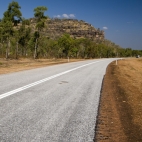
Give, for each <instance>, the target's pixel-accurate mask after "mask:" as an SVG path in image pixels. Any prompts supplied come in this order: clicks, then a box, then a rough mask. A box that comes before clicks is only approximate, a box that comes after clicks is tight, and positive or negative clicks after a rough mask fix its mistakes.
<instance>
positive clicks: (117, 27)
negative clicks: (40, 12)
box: [0, 0, 142, 50]
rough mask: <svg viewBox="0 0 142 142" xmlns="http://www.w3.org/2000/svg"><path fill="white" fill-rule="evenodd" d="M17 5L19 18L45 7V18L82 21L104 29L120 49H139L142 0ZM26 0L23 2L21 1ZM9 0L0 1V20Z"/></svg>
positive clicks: (48, 0)
mask: <svg viewBox="0 0 142 142" xmlns="http://www.w3.org/2000/svg"><path fill="white" fill-rule="evenodd" d="M16 1H17V2H18V3H19V5H20V6H21V9H20V10H21V12H22V17H24V18H26V19H29V18H34V14H33V13H34V12H33V9H34V8H36V7H37V6H46V7H47V8H48V10H47V12H45V15H46V16H48V17H49V18H59V19H62V18H66V19H68V18H69V19H77V20H83V21H85V22H87V23H89V24H91V25H93V27H94V28H96V29H97V28H100V30H103V31H104V32H105V39H107V40H110V41H111V42H114V43H115V44H116V45H119V46H120V47H122V48H132V49H133V50H142V42H141V37H142V27H141V25H142V19H141V15H142V1H141V0H135V1H134V0H125V1H123V0H115V1H114V0H108V1H105V0H100V1H98V0H89V1H87V0H78V1H75V0H72V1H69V0H62V1H61V0H54V1H53V0H40V1H36V2H32V1H26V0H16ZM25 1H26V2H25ZM11 2H12V0H5V1H1V2H0V5H1V6H0V19H2V17H3V13H4V12H5V11H6V10H7V8H8V5H9V3H11Z"/></svg>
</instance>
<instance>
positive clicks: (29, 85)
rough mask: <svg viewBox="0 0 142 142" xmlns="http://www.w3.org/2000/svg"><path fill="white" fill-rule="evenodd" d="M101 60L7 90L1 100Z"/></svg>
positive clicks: (0, 97)
mask: <svg viewBox="0 0 142 142" xmlns="http://www.w3.org/2000/svg"><path fill="white" fill-rule="evenodd" d="M101 61H104V60H101ZM101 61H95V62H92V63H88V64H85V65H82V66H79V67H76V68H73V69H70V70H67V71H64V72H61V73H58V74H55V75H53V76H50V77H47V78H45V79H42V80H39V81H36V82H34V83H31V84H28V85H25V86H23V87H20V88H18V89H15V90H12V91H9V92H7V93H4V94H1V95H0V100H1V99H3V98H5V97H8V96H10V95H13V94H15V93H18V92H21V91H23V90H26V89H28V88H30V87H33V86H36V85H38V84H41V83H43V82H46V81H48V80H51V79H53V78H56V77H58V76H61V75H64V74H67V73H69V72H72V71H74V70H77V69H80V68H82V67H85V66H89V65H91V64H95V63H98V62H101Z"/></svg>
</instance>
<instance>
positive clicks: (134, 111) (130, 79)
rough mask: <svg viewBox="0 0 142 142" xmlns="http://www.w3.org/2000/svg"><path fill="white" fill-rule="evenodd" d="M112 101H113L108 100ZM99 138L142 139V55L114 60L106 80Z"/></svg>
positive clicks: (105, 141) (132, 141)
mask: <svg viewBox="0 0 142 142" xmlns="http://www.w3.org/2000/svg"><path fill="white" fill-rule="evenodd" d="M108 102H109V103H108ZM96 130H97V131H96V139H95V140H96V141H98V142H110V141H114V142H120V141H121V142H141V141H142V59H141V58H140V59H134V58H131V59H124V60H119V61H118V65H116V64H115V62H113V63H111V64H110V65H109V66H108V68H107V72H106V75H105V78H104V82H103V88H102V94H101V99H100V108H99V114H98V121H97V127H96Z"/></svg>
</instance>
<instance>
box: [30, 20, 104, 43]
mask: <svg viewBox="0 0 142 142" xmlns="http://www.w3.org/2000/svg"><path fill="white" fill-rule="evenodd" d="M30 21H31V24H32V25H33V29H34V27H35V20H34V19H30ZM46 24H47V27H46V29H44V31H42V33H43V34H44V35H46V36H48V37H50V38H53V39H55V38H58V37H60V36H61V35H63V34H64V33H68V34H70V36H71V37H74V38H89V39H91V40H93V41H95V40H103V39H104V31H101V30H100V29H99V28H98V29H95V28H94V27H93V26H92V25H91V24H89V23H86V22H85V21H82V20H81V21H78V20H76V19H48V20H47V21H46Z"/></svg>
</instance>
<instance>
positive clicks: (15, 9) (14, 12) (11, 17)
mask: <svg viewBox="0 0 142 142" xmlns="http://www.w3.org/2000/svg"><path fill="white" fill-rule="evenodd" d="M20 9H21V7H20V6H19V4H18V2H15V1H13V2H11V3H10V4H9V6H8V9H7V11H5V12H4V17H3V20H4V21H11V22H12V23H13V24H14V26H17V24H18V23H19V22H20V21H21V20H22V18H21V16H22V13H21V11H20Z"/></svg>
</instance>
